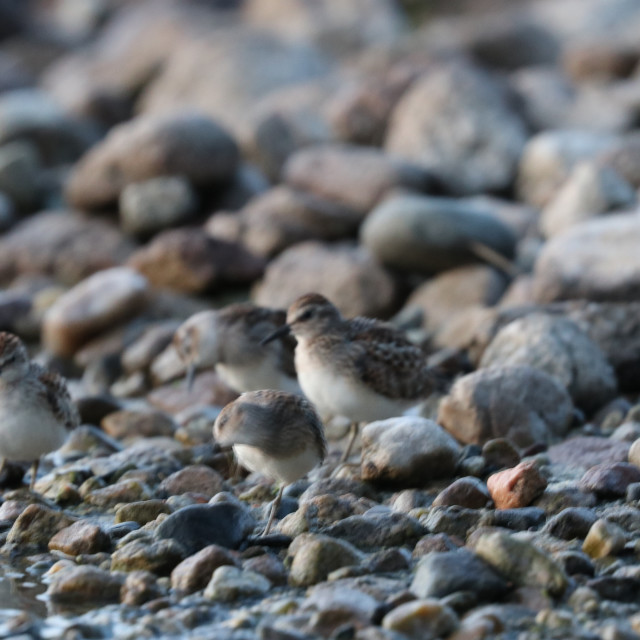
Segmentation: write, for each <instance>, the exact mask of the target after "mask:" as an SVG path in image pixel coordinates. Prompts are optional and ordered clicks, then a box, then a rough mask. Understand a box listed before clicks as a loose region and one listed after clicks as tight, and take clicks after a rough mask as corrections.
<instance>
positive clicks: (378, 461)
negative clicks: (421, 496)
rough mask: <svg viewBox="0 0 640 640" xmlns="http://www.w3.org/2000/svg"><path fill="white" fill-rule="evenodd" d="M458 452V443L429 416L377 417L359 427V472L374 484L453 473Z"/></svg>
mask: <svg viewBox="0 0 640 640" xmlns="http://www.w3.org/2000/svg"><path fill="white" fill-rule="evenodd" d="M459 454H460V447H459V445H458V443H457V442H456V441H455V440H454V439H453V438H452V437H451V436H450V435H449V434H448V433H446V432H445V431H444V430H443V429H442V428H441V427H440V426H439V425H437V424H436V423H435V422H433V421H432V420H427V419H426V418H420V417H413V416H412V417H401V418H390V419H389V420H380V421H377V422H372V423H370V424H368V425H367V426H366V427H365V428H364V429H363V431H362V462H361V476H362V479H363V480H366V481H368V482H373V483H375V484H382V485H392V486H414V487H415V486H422V485H424V484H425V483H427V482H428V481H430V480H433V479H435V478H441V477H447V476H452V475H453V474H454V472H455V468H456V464H457V462H458V456H459Z"/></svg>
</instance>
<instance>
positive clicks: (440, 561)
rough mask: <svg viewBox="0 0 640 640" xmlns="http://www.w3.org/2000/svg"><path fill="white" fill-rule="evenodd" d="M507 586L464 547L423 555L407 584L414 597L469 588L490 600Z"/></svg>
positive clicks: (505, 582) (499, 594)
mask: <svg viewBox="0 0 640 640" xmlns="http://www.w3.org/2000/svg"><path fill="white" fill-rule="evenodd" d="M507 589H508V585H507V581H506V580H505V579H504V578H502V577H501V576H500V575H499V574H498V573H496V572H495V571H494V570H493V569H492V568H491V567H490V566H489V565H488V564H487V563H486V562H484V561H483V560H481V559H480V558H479V557H478V556H477V555H476V554H475V553H472V552H471V551H468V550H467V549H459V550H458V551H447V552H445V553H430V554H429V555H427V556H425V557H424V558H422V559H421V560H420V562H419V564H418V569H417V571H416V575H415V577H414V579H413V582H412V583H411V591H412V592H413V593H414V594H415V595H416V596H418V598H443V597H445V596H448V595H450V594H452V593H455V592H456V591H472V592H474V593H476V594H477V595H478V598H481V599H482V600H486V601H488V602H491V601H493V600H495V599H497V598H500V597H501V596H502V595H504V594H505V593H506V591H507Z"/></svg>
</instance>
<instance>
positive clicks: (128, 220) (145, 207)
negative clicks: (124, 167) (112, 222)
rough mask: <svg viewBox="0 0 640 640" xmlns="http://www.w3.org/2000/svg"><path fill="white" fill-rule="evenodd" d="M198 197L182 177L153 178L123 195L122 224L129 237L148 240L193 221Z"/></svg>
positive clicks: (136, 184)
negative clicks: (133, 236) (139, 236)
mask: <svg viewBox="0 0 640 640" xmlns="http://www.w3.org/2000/svg"><path fill="white" fill-rule="evenodd" d="M197 199H198V198H197V195H196V193H195V191H194V190H193V188H192V187H191V184H190V183H189V182H188V181H187V180H186V179H185V178H184V177H182V176H171V177H168V178H165V177H160V178H151V179H150V180H145V181H144V182H134V183H132V184H129V185H127V186H126V187H125V188H124V189H123V190H122V192H121V193H120V204H119V209H120V223H121V225H122V228H123V229H124V231H126V232H127V233H131V234H134V235H141V236H147V235H151V234H153V233H157V232H158V231H162V230H164V229H168V228H169V227H177V226H179V225H182V224H186V223H188V222H190V221H191V219H192V217H193V214H194V212H195V209H196V207H197Z"/></svg>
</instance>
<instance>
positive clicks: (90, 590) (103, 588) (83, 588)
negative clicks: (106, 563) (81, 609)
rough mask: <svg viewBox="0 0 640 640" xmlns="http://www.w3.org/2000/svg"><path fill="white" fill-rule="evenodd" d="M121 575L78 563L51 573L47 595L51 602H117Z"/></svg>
mask: <svg viewBox="0 0 640 640" xmlns="http://www.w3.org/2000/svg"><path fill="white" fill-rule="evenodd" d="M122 582H123V580H122V577H121V576H118V575H114V574H112V573H109V572H108V571H105V570H104V569H100V568H99V567H93V566H91V565H80V566H77V567H72V568H70V569H68V570H66V571H60V572H58V573H56V574H54V575H53V577H52V578H51V582H50V583H49V587H48V588H47V596H48V597H49V598H51V600H52V601H53V602H57V603H66V604H78V603H85V602H87V603H88V602H92V603H97V602H102V603H106V602H118V600H119V599H120V588H121V586H122Z"/></svg>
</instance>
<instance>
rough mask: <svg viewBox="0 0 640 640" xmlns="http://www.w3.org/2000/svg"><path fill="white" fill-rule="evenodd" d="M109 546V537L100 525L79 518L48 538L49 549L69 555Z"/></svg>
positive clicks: (96, 551) (87, 552) (89, 552)
mask: <svg viewBox="0 0 640 640" xmlns="http://www.w3.org/2000/svg"><path fill="white" fill-rule="evenodd" d="M110 547H111V539H110V538H109V536H108V534H106V533H105V532H104V531H103V530H102V528H101V527H99V526H98V525H95V524H91V523H89V522H83V521H81V520H79V521H77V522H74V523H73V524H72V525H71V526H69V527H66V528H65V529H61V530H60V531H58V533H56V535H55V536H53V538H51V540H49V549H51V550H56V551H62V552H63V553H66V554H68V555H71V556H77V555H80V554H91V553H98V552H99V551H106V550H108V549H109V548H110Z"/></svg>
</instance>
